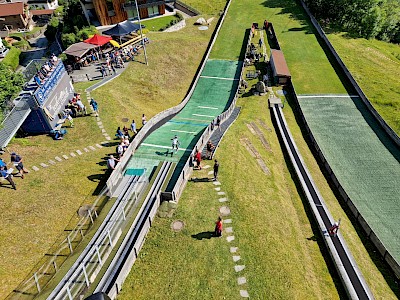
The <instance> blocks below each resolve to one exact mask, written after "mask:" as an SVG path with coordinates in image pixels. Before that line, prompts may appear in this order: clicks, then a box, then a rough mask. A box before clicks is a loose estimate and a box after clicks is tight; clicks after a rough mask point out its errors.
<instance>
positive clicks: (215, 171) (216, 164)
mask: <svg viewBox="0 0 400 300" xmlns="http://www.w3.org/2000/svg"><path fill="white" fill-rule="evenodd" d="M218 170H219V162H218V160H215V162H214V178H213V181H216V180H217V179H218Z"/></svg>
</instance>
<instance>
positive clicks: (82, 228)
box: [7, 189, 109, 299]
mask: <svg viewBox="0 0 400 300" xmlns="http://www.w3.org/2000/svg"><path fill="white" fill-rule="evenodd" d="M108 198H109V197H108V196H107V190H106V189H103V191H102V192H101V193H100V195H99V196H98V197H97V198H96V200H95V201H94V202H93V204H92V205H89V206H88V207H87V215H86V216H83V217H81V218H80V219H79V221H78V223H77V225H76V226H75V227H74V228H73V229H71V230H70V231H69V233H68V234H67V235H66V236H64V237H61V241H60V242H59V243H57V244H56V246H53V247H52V248H53V249H55V250H54V252H52V253H51V254H50V253H48V254H46V255H45V256H44V258H43V259H42V260H41V261H40V262H39V263H38V264H37V266H36V267H34V268H33V271H31V272H30V275H29V276H28V277H27V278H26V279H24V280H23V282H21V283H20V284H19V285H18V287H17V288H16V289H14V291H13V292H12V293H10V294H9V295H8V297H7V299H33V298H35V297H36V296H37V295H38V294H39V293H40V292H41V291H42V290H43V288H44V287H45V286H46V285H47V284H48V283H49V282H50V280H51V279H52V278H53V277H54V275H55V274H56V273H57V272H58V270H59V269H60V267H61V266H62V264H63V263H64V262H65V261H66V260H67V259H68V257H69V256H70V255H71V254H73V253H74V250H75V249H76V248H77V247H78V246H79V245H80V243H81V242H82V240H83V238H84V237H85V235H86V234H87V232H88V231H89V230H90V229H91V228H92V225H93V223H94V221H95V219H96V218H97V217H98V214H99V212H100V211H99V208H100V207H102V206H103V204H104V202H105V201H106V200H108Z"/></svg>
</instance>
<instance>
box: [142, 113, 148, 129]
mask: <svg viewBox="0 0 400 300" xmlns="http://www.w3.org/2000/svg"><path fill="white" fill-rule="evenodd" d="M146 123H147V118H146V115H145V114H143V115H142V125H143V126H144V125H146Z"/></svg>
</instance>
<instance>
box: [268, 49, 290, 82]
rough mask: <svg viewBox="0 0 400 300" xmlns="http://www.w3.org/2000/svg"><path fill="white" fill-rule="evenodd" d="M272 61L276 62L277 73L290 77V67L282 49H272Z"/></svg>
mask: <svg viewBox="0 0 400 300" xmlns="http://www.w3.org/2000/svg"><path fill="white" fill-rule="evenodd" d="M271 61H272V62H273V64H274V69H275V71H276V75H278V76H287V77H290V76H291V75H290V72H289V68H288V66H287V64H286V60H285V56H284V55H283V52H282V51H281V50H276V49H271Z"/></svg>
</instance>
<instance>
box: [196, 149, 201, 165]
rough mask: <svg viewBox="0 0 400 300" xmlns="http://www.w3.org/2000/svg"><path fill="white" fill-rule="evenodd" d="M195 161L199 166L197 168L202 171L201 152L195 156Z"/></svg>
mask: <svg viewBox="0 0 400 300" xmlns="http://www.w3.org/2000/svg"><path fill="white" fill-rule="evenodd" d="M195 160H196V164H197V168H198V169H199V170H201V165H200V163H201V152H200V151H199V150H196V155H195Z"/></svg>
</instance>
